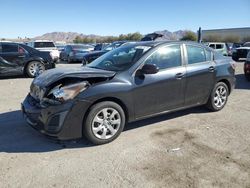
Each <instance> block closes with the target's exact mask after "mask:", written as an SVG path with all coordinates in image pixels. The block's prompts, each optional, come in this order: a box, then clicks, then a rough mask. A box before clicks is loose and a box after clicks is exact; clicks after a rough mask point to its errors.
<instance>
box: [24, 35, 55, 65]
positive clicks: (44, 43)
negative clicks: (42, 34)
mask: <svg viewBox="0 0 250 188" xmlns="http://www.w3.org/2000/svg"><path fill="white" fill-rule="evenodd" d="M28 46H30V47H32V48H35V49H37V50H39V51H44V52H50V55H51V57H52V59H53V61H54V62H57V61H58V60H59V51H58V49H57V48H56V46H55V44H54V42H53V41H49V40H35V41H32V42H29V43H28Z"/></svg>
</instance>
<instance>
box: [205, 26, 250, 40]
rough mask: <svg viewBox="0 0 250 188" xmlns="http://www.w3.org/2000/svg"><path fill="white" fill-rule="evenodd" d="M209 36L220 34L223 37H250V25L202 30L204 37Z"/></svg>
mask: <svg viewBox="0 0 250 188" xmlns="http://www.w3.org/2000/svg"><path fill="white" fill-rule="evenodd" d="M208 36H219V37H222V38H225V37H229V36H230V37H232V36H233V37H239V39H240V40H242V39H244V38H246V37H250V27H242V28H228V29H211V30H202V38H206V37H208Z"/></svg>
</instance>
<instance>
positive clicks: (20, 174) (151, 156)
mask: <svg viewBox="0 0 250 188" xmlns="http://www.w3.org/2000/svg"><path fill="white" fill-rule="evenodd" d="M242 65H243V63H238V64H237V75H236V77H237V85H236V89H235V90H234V91H233V93H232V94H231V95H230V97H229V101H228V104H227V106H226V107H225V108H224V109H223V110H222V111H220V112H216V113H210V112H208V111H207V110H206V109H205V108H203V107H198V108H192V109H189V110H184V111H181V112H176V113H171V114H167V115H162V116H159V117H155V118H151V119H147V120H143V121H139V122H136V123H132V124H129V125H127V128H126V130H125V131H124V132H123V133H122V134H121V136H120V137H119V138H118V139H117V140H115V141H114V142H112V143H110V144H107V145H102V146H93V145H90V144H89V143H88V142H87V141H85V140H80V141H67V142H63V143H57V142H55V141H52V140H49V139H48V138H46V137H44V136H42V135H40V134H39V133H38V132H36V131H35V130H33V129H32V128H30V127H29V126H28V125H27V124H26V123H25V121H24V120H23V118H22V114H21V111H20V103H21V102H22V100H23V99H24V97H25V96H26V94H27V93H28V91H29V85H30V83H31V81H32V80H31V79H28V78H14V79H2V80H0V94H1V95H0V96H1V97H0V187H1V188H4V187H233V188H235V187H250V157H249V156H250V144H249V143H250V121H249V118H250V83H249V82H246V81H245V79H244V75H243V71H242V67H243V66H242ZM60 66H66V65H60ZM72 66H79V65H72ZM68 67H69V68H70V67H71V65H69V66H68Z"/></svg>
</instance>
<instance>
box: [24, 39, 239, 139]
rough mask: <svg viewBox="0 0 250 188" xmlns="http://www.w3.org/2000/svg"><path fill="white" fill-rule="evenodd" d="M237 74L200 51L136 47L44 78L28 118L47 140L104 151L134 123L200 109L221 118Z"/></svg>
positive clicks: (27, 105) (29, 103)
mask: <svg viewBox="0 0 250 188" xmlns="http://www.w3.org/2000/svg"><path fill="white" fill-rule="evenodd" d="M234 72H235V70H234V61H232V60H231V59H229V58H226V57H223V56H221V55H219V54H217V53H216V52H214V51H213V50H212V49H211V48H208V47H206V46H203V45H201V44H198V43H193V42H162V41H161V42H138V43H134V44H130V45H126V46H124V47H120V48H117V49H115V50H113V51H110V52H108V53H106V54H104V55H103V56H101V57H100V58H98V59H96V60H95V61H93V62H92V63H90V64H88V65H86V66H83V67H80V68H75V69H67V68H57V69H53V70H49V71H46V72H44V73H43V74H41V75H39V76H38V77H37V78H35V79H34V81H33V83H32V84H31V87H30V92H29V94H28V96H27V97H26V99H25V100H24V101H23V103H22V111H23V113H24V117H25V119H26V121H27V122H28V123H29V124H30V125H31V126H32V127H34V128H35V129H37V130H39V131H40V132H41V133H44V134H46V135H49V136H51V137H54V138H57V139H60V140H67V139H76V138H81V137H82V136H85V137H86V138H87V139H88V140H90V141H91V142H92V143H94V144H104V143H108V142H111V141H113V140H114V139H115V138H117V137H118V136H119V135H120V133H121V132H122V130H123V128H124V126H125V125H126V123H128V122H132V121H136V120H139V119H143V118H147V117H151V116H154V115H158V114H162V113H166V112H172V111H176V110H180V109H184V108H189V107H193V106H199V105H206V106H207V107H208V108H209V109H210V110H212V111H218V110H221V109H222V108H223V107H224V106H225V105H226V103H227V100H228V96H229V94H230V93H231V92H232V90H233V88H234V85H235V77H234Z"/></svg>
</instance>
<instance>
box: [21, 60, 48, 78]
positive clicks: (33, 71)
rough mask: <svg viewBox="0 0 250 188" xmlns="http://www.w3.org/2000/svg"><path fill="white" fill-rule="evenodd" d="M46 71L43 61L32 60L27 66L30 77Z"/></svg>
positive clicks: (26, 71) (26, 70)
mask: <svg viewBox="0 0 250 188" xmlns="http://www.w3.org/2000/svg"><path fill="white" fill-rule="evenodd" d="M44 71H45V66H44V64H43V63H42V62H39V61H31V62H29V64H28V65H27V66H26V69H25V73H26V74H27V76H28V77H30V78H34V77H35V76H37V75H39V74H41V73H43V72H44Z"/></svg>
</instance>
